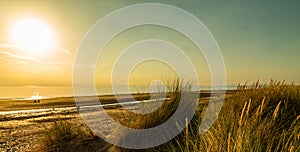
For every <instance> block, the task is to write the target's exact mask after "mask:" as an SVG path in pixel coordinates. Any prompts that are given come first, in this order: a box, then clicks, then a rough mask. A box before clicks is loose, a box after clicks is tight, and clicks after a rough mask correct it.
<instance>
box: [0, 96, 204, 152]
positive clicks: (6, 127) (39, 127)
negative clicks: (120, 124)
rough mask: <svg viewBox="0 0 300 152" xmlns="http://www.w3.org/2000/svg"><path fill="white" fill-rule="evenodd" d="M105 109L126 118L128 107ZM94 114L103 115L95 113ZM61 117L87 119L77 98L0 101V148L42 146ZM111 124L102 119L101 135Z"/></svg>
mask: <svg viewBox="0 0 300 152" xmlns="http://www.w3.org/2000/svg"><path fill="white" fill-rule="evenodd" d="M133 97H134V98H136V99H139V100H147V99H149V98H150V96H149V94H134V95H133ZM209 98H210V93H209V92H207V93H204V94H203V95H202V96H201V99H200V102H202V103H206V102H207V101H208V99H209ZM77 99H78V100H77ZM77 99H76V101H77V105H78V104H80V105H92V104H94V103H99V100H98V99H100V101H101V103H102V104H111V103H116V102H117V101H116V98H115V97H114V96H113V95H106V96H99V97H92V96H87V97H79V98H77ZM118 99H121V100H123V101H124V102H126V101H130V100H131V99H132V98H130V96H129V95H118ZM70 107H72V108H70ZM45 108H46V109H50V110H44V111H37V112H17V113H14V112H12V111H16V110H17V111H19V110H32V109H45ZM105 109H106V110H105V112H106V113H108V114H109V115H110V116H112V117H113V118H118V119H127V118H126V110H125V109H124V108H122V106H117V107H110V108H105ZM1 112H2V114H1ZM5 112H6V114H5ZM102 112H104V111H102ZM91 115H101V114H100V113H93V114H91ZM59 120H72V122H74V123H76V125H78V126H83V125H84V122H83V120H82V118H81V116H80V115H79V113H78V111H77V108H76V104H75V99H74V97H57V98H49V99H43V100H41V102H40V103H34V102H33V101H32V100H0V151H30V150H32V149H35V148H36V147H39V143H40V140H41V138H42V135H43V131H45V130H46V128H47V127H49V126H51V123H52V122H54V121H59ZM121 121H122V120H121ZM110 123H111V122H110V121H109V120H101V124H102V126H103V127H102V128H101V129H99V132H100V133H99V134H102V135H109V134H110V133H111V132H112V131H113V129H112V128H111V126H110V125H109V124H110ZM104 138H105V137H104Z"/></svg>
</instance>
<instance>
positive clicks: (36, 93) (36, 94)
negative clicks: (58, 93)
mask: <svg viewBox="0 0 300 152" xmlns="http://www.w3.org/2000/svg"><path fill="white" fill-rule="evenodd" d="M39 94H40V93H39V90H38V89H36V90H35V91H34V92H33V96H32V98H33V102H34V103H40V95H39Z"/></svg>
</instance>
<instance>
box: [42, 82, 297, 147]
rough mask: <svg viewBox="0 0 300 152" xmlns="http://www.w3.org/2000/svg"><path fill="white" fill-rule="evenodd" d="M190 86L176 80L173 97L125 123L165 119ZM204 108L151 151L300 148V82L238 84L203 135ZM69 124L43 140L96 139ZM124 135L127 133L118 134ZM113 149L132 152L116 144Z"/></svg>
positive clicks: (65, 143) (143, 124)
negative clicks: (167, 139)
mask: <svg viewBox="0 0 300 152" xmlns="http://www.w3.org/2000/svg"><path fill="white" fill-rule="evenodd" d="M189 88H190V85H189V84H186V83H185V84H184V83H182V82H179V81H176V82H175V83H173V86H172V88H171V89H170V90H171V91H170V92H168V97H170V99H169V100H167V101H166V102H165V103H164V104H163V105H162V106H161V107H160V108H159V109H157V110H156V111H154V112H152V113H149V114H145V115H142V114H135V115H133V113H130V118H131V119H126V121H128V122H125V123H124V122H123V123H122V124H126V125H127V126H129V127H132V128H139V129H142V128H151V127H154V126H157V125H159V124H161V123H164V122H165V121H166V120H167V119H168V118H170V116H172V114H173V113H174V112H175V110H176V109H177V107H178V103H179V101H180V98H181V95H182V91H188V90H189ZM205 110H206V105H205V104H199V107H198V110H197V112H196V114H195V116H194V117H193V119H192V121H191V122H190V123H189V124H188V126H187V127H186V128H185V129H184V131H182V132H181V133H180V134H179V135H178V136H176V137H175V138H173V139H172V140H171V141H169V142H167V143H165V144H163V145H160V146H158V147H154V148H151V149H148V151H182V152H186V151H232V152H233V151H238V152H242V151H267V152H268V151H270V152H271V151H291V152H294V151H300V87H299V86H296V85H293V84H287V83H286V82H284V81H283V82H281V81H273V80H271V82H270V83H269V84H259V82H256V83H254V84H253V85H246V84H245V85H239V87H238V89H237V91H236V92H235V93H234V94H233V95H232V96H230V97H227V98H226V99H225V101H224V104H223V106H222V109H221V112H220V114H219V116H218V118H217V120H215V122H214V124H213V126H212V127H211V128H210V129H209V130H208V131H206V132H205V133H204V134H199V126H200V123H201V120H202V117H203V115H204V113H205ZM183 112H184V111H183ZM66 125H67V128H63V127H61V126H64V124H55V123H54V126H53V127H52V129H50V130H48V131H47V134H48V135H50V136H49V138H48V139H47V140H46V142H45V143H46V144H45V145H55V146H54V147H53V146H52V147H53V148H56V149H57V148H59V149H60V148H62V147H68V146H70V147H71V148H74V147H76V146H77V145H82V143H85V144H87V143H86V142H82V141H86V140H85V139H93V138H94V136H93V135H92V133H88V134H87V133H86V132H82V131H80V129H79V130H78V129H74V128H73V129H72V125H71V124H66ZM73 125H74V124H73ZM68 127H69V128H68ZM70 127H71V128H70ZM124 136H126V133H125V134H124V135H123V136H121V137H120V138H123V137H124ZM71 145H73V146H71ZM110 146H111V145H110ZM46 147H47V146H46ZM64 149H68V148H64ZM115 149H117V150H118V151H128V150H126V149H122V148H118V147H116V148H115ZM71 150H72V149H71Z"/></svg>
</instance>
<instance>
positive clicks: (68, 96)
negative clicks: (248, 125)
mask: <svg viewBox="0 0 300 152" xmlns="http://www.w3.org/2000/svg"><path fill="white" fill-rule="evenodd" d="M236 90H237V89H228V90H225V91H226V92H232V91H236ZM218 91H224V90H214V92H218ZM192 92H199V93H211V92H212V90H199V91H192ZM130 94H131V95H136V94H149V92H142V93H139V92H132V93H119V94H117V95H116V94H114V93H107V94H98V95H82V96H77V97H104V96H115V95H116V96H118V95H130ZM56 98H75V96H74V95H73V96H72V95H66V96H41V97H40V98H39V99H41V100H45V99H56ZM1 100H24V101H25V100H34V98H32V97H16V98H14V97H7V98H6V97H2V98H0V101H1Z"/></svg>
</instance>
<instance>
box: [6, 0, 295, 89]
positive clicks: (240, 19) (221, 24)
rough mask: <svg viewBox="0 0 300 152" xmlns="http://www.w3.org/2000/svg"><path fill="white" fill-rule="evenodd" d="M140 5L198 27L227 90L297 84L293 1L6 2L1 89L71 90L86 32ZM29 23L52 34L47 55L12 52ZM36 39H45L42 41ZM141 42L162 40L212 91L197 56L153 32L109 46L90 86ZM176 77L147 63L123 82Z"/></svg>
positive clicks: (106, 81) (121, 37)
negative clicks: (155, 6) (218, 61)
mask: <svg viewBox="0 0 300 152" xmlns="http://www.w3.org/2000/svg"><path fill="white" fill-rule="evenodd" d="M139 3H163V4H169V5H173V6H176V7H179V8H181V9H184V10H185V11H187V12H189V13H191V14H193V15H194V16H196V17H197V18H198V19H199V20H201V21H202V22H203V23H204V24H205V26H206V27H207V28H208V30H209V31H210V32H211V34H212V35H213V36H214V38H215V40H216V42H217V43H218V45H219V47H220V49H221V52H222V55H223V58H224V63H225V66H226V74H227V81H226V83H227V84H237V83H245V82H253V81H256V80H260V81H262V82H268V81H269V80H270V79H276V80H286V81H288V82H291V81H294V82H295V83H296V84H300V68H299V67H300V62H299V57H300V45H299V42H300V29H299V27H300V17H299V15H300V10H299V9H298V6H299V5H300V2H299V1H297V0H294V1H292V0H290V1H260V0H253V1H232V0H230V1H221V0H219V1H208V0H205V1H200V0H187V1H181V0H180V1H179V0H164V1H141V0H138V1H137V0H135V1H133V0H131V1H130V0H129V1H123V0H115V1H104V0H103V1H102V0H100V1H96V0H95V1H74V0H61V1H52V0H48V1H47V0H43V1H37V0H26V1H20V0H18V1H16V0H10V1H0V71H1V72H0V85H71V84H72V72H73V64H74V59H75V57H76V52H77V51H78V49H79V46H80V43H81V41H82V39H83V38H84V36H85V34H86V33H87V32H88V31H89V29H90V28H91V27H92V26H93V25H94V24H95V23H96V22H97V21H98V20H99V19H101V18H102V17H104V16H105V15H107V14H108V13H110V12H112V11H114V10H117V9H119V8H122V7H125V6H129V5H132V4H139ZM30 19H35V20H37V21H39V22H42V23H43V24H44V25H46V26H47V28H48V29H49V30H50V32H51V34H53V37H54V38H53V42H52V43H51V47H49V48H47V51H45V50H37V51H28V50H26V49H24V48H20V45H18V44H16V42H15V41H16V37H18V36H15V37H13V36H12V31H13V30H14V27H15V25H16V24H17V23H19V22H20V21H22V20H25V21H26V20H27V21H28V20H30ZM174 19H176V16H174ZM187 24H188V22H187ZM34 30H38V28H35V29H34ZM36 33H39V32H36ZM40 33H42V34H44V35H42V34H41V35H42V36H44V37H46V36H45V34H47V33H43V32H40ZM17 35H18V33H17ZM19 37H20V36H19ZM31 37H32V35H31V34H28V37H26V34H25V38H24V39H25V40H24V39H21V40H22V42H23V41H26V43H29V42H30V40H29V42H28V41H27V40H28V39H30V38H31ZM46 39H49V38H45V40H46ZM145 39H161V40H165V41H168V42H172V43H173V44H175V45H176V46H177V47H178V48H180V49H182V50H184V52H185V53H186V55H187V56H188V57H189V58H190V59H191V62H192V63H193V65H194V67H195V69H196V71H197V74H198V78H199V80H200V82H201V84H202V85H209V84H210V82H211V77H210V72H209V68H208V66H207V63H206V61H205V58H204V57H203V55H202V54H201V53H199V51H198V48H197V47H195V45H194V44H193V43H192V42H191V41H190V40H189V39H188V38H187V37H185V36H184V35H182V34H180V33H178V32H176V31H174V30H172V29H168V28H166V27H160V26H154V25H144V26H138V27H135V28H131V29H128V30H126V31H123V32H122V33H120V34H118V35H117V36H115V37H114V38H113V39H112V40H111V41H110V42H109V43H108V44H107V46H106V47H105V49H104V50H103V53H102V54H101V56H100V57H99V58H98V62H97V65H96V66H95V82H96V84H99V85H110V80H111V73H112V68H113V64H114V62H115V61H116V60H117V57H118V56H119V55H120V53H121V52H122V50H124V49H126V48H127V47H129V46H130V45H132V44H133V43H135V42H138V41H141V40H145ZM37 41H38V42H37V43H44V42H45V41H41V40H39V39H37ZM170 56H171V55H170ZM179 61H180V60H179ZM174 76H176V70H175V71H174V69H172V67H171V66H169V65H167V64H166V63H162V62H159V61H154V60H152V61H147V62H143V63H140V64H139V65H137V66H136V67H135V68H133V70H132V72H131V74H130V76H129V78H128V79H129V83H130V84H132V85H140V84H143V85H144V84H148V83H150V82H151V81H153V80H156V79H166V80H168V79H170V78H173V77H174Z"/></svg>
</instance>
